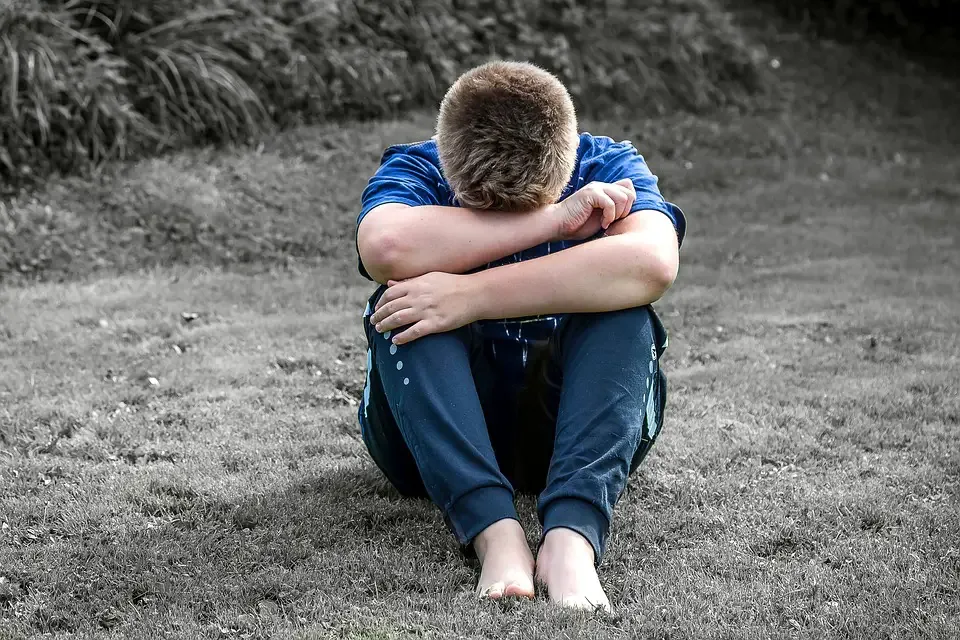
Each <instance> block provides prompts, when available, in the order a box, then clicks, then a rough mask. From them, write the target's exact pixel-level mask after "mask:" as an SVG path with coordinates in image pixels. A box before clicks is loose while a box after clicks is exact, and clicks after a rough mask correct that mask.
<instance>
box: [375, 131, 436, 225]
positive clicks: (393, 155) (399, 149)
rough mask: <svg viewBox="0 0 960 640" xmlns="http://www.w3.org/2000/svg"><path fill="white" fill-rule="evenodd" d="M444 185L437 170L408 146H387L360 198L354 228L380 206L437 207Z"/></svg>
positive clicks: (431, 163)
mask: <svg viewBox="0 0 960 640" xmlns="http://www.w3.org/2000/svg"><path fill="white" fill-rule="evenodd" d="M443 186H444V180H443V176H442V175H441V174H440V170H439V169H438V168H437V166H436V165H435V164H434V163H433V162H431V161H430V159H429V158H428V157H426V156H424V155H421V154H418V153H415V150H414V149H413V148H411V147H409V146H405V145H398V146H394V147H390V148H389V149H387V150H386V151H385V152H384V154H383V157H382V158H381V161H380V168H379V169H377V172H376V173H375V174H374V175H373V177H372V178H370V180H369V181H368V182H367V186H366V188H364V190H363V194H361V196H360V215H359V216H358V217H357V225H358V226H359V225H360V221H361V220H363V218H364V217H365V216H366V215H367V214H368V213H370V211H371V210H372V209H374V208H375V207H378V206H380V205H382V204H388V203H396V204H406V205H409V206H411V207H418V206H422V205H439V204H441V202H442V201H443V193H442V190H443Z"/></svg>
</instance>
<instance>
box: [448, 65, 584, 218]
mask: <svg viewBox="0 0 960 640" xmlns="http://www.w3.org/2000/svg"><path fill="white" fill-rule="evenodd" d="M578 145H579V136H578V131H577V115H576V112H575V110H574V107H573V101H572V100H571V99H570V94H569V93H568V92H567V89H566V88H565V87H564V86H563V84H562V83H561V82H560V81H559V80H558V79H557V78H556V77H554V76H553V75H552V74H550V73H549V72H547V71H544V70H543V69H540V68H539V67H536V66H534V65H532V64H527V63H523V62H490V63H487V64H484V65H482V66H479V67H476V68H475V69H471V70H470V71H467V72H466V73H465V74H463V75H462V76H460V78H459V79H457V81H456V82H455V83H454V84H453V86H452V87H450V90H449V91H447V94H446V96H445V97H444V98H443V102H442V103H441V105H440V116H439V118H438V119H437V149H438V151H439V153H440V164H441V166H442V167H443V173H444V175H445V177H446V179H447V182H448V183H449V184H450V186H451V188H452V189H453V192H454V195H455V196H456V198H457V200H458V201H459V203H460V204H461V205H462V206H465V207H471V208H474V209H489V210H495V211H516V212H523V211H532V210H533V209H537V208H539V207H542V206H544V205H547V204H552V203H554V202H556V201H557V200H558V199H559V198H560V194H561V192H562V191H563V188H564V187H565V186H566V185H567V182H568V181H569V180H570V176H571V175H572V173H573V168H574V165H575V164H576V159H577V146H578Z"/></svg>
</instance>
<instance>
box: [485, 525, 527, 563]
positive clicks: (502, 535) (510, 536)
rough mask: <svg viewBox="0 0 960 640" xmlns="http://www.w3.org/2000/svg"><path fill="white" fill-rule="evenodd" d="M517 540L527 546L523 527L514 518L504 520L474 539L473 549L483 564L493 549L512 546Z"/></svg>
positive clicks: (489, 527)
mask: <svg viewBox="0 0 960 640" xmlns="http://www.w3.org/2000/svg"><path fill="white" fill-rule="evenodd" d="M517 540H523V541H524V544H526V535H525V534H524V532H523V527H522V526H520V523H519V522H518V521H516V520H514V519H513V518H503V519H502V520H497V521H496V522H494V523H493V524H491V525H490V526H488V527H487V528H486V529H484V530H483V531H481V532H480V533H479V534H477V537H476V538H474V539H473V549H474V551H475V552H476V554H477V557H478V558H479V559H480V562H483V558H484V557H485V556H486V555H487V553H488V552H489V551H490V550H491V549H493V548H496V547H501V546H504V545H507V544H511V543H513V542H515V541H517Z"/></svg>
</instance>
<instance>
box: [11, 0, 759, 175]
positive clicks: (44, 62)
mask: <svg viewBox="0 0 960 640" xmlns="http://www.w3.org/2000/svg"><path fill="white" fill-rule="evenodd" d="M492 57H500V58H510V59H524V60H531V61H534V62H536V63H538V64H540V65H542V66H544V67H546V68H548V69H551V70H553V71H554V72H556V73H557V74H558V75H559V76H560V77H561V78H562V79H563V80H564V81H565V82H567V83H568V85H569V86H570V88H571V91H572V93H573V94H574V96H575V99H576V101H577V103H578V106H579V107H580V109H581V111H582V112H584V113H585V114H593V115H597V114H605V113H609V112H616V111H628V112H633V113H636V112H637V111H639V112H640V113H657V112H663V111H665V110H667V109H676V108H680V109H685V110H695V111H699V110H704V109H709V108H711V107H715V106H720V105H725V104H744V103H745V101H746V98H747V97H748V96H749V95H750V94H751V93H753V92H755V91H757V90H759V89H761V88H762V78H761V75H760V72H759V71H758V69H759V68H760V67H759V65H758V64H757V63H758V60H757V54H756V53H755V52H754V51H752V50H751V48H750V47H749V46H748V45H747V43H746V42H745V41H744V39H743V37H742V36H741V34H740V32H739V31H738V29H737V28H736V27H735V26H734V25H733V24H732V23H731V21H730V19H729V17H728V16H727V15H726V14H725V13H724V12H723V11H721V10H720V8H719V5H718V4H717V2H716V0H656V1H653V2H648V3H643V4H642V5H641V6H637V5H636V3H631V2H627V1H626V0H538V1H536V2H528V1H525V0H423V1H417V2H415V1H414V0H386V1H382V0H284V1H281V2H267V1H266V0H202V2H187V1H186V0H163V1H162V2H161V1H159V0H153V1H150V2H144V1H142V0H15V1H14V2H12V3H8V4H7V5H5V6H4V8H2V9H0V98H2V104H3V109H2V110H0V178H5V179H7V181H8V182H11V181H15V180H19V179H23V178H29V177H36V176H40V175H43V174H45V173H46V172H48V171H49V170H60V171H73V170H75V169H79V168H83V167H85V166H95V165H98V164H99V163H101V162H103V161H105V160H109V159H113V158H122V157H125V156H130V155H140V154H142V153H149V152H156V151H159V150H162V149H165V148H175V147H181V146H184V145H188V144H196V143H204V142H215V143H216V142H238V143H245V142H248V141H250V140H251V139H256V138H258V137H260V136H261V135H262V134H264V133H265V132H267V131H269V130H271V129H273V128H275V127H277V126H279V127H288V126H293V125H297V124H302V123H308V122H318V121H324V120H329V119H339V118H368V117H377V116H384V115H390V114H395V113H397V112H399V111H402V110H404V109H408V108H411V107H418V106H431V105H435V104H436V103H437V101H438V100H439V99H440V98H441V97H442V96H443V93H444V91H445V90H446V88H447V87H448V86H449V84H450V83H451V82H452V81H453V80H454V79H455V78H456V77H457V75H458V74H459V73H461V72H462V71H464V70H465V69H467V68H469V67H471V66H473V65H476V64H479V63H481V62H483V61H485V60H487V59H490V58H492Z"/></svg>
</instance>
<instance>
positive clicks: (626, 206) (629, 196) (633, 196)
mask: <svg viewBox="0 0 960 640" xmlns="http://www.w3.org/2000/svg"><path fill="white" fill-rule="evenodd" d="M620 191H621V193H623V195H624V201H623V209H622V211H621V215H620V217H621V218H625V217H627V215H629V213H630V210H631V209H632V208H633V203H634V202H636V200H637V193H636V191H634V190H633V189H630V188H627V187H620Z"/></svg>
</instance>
